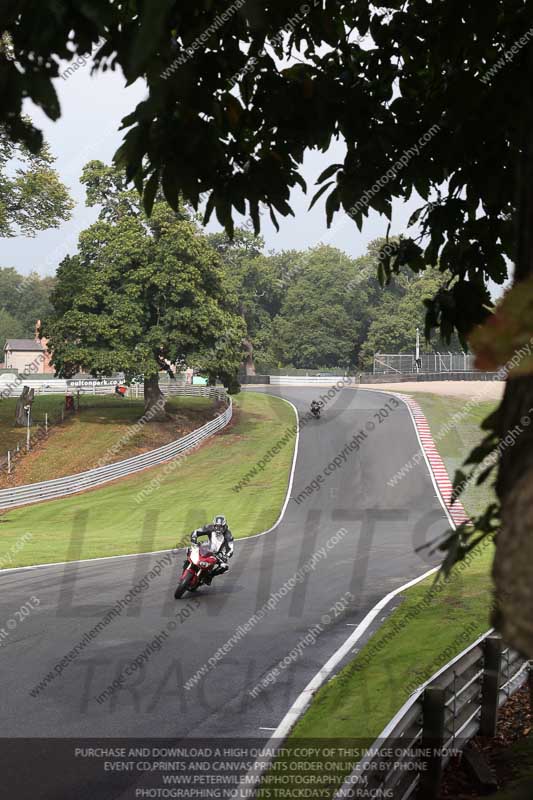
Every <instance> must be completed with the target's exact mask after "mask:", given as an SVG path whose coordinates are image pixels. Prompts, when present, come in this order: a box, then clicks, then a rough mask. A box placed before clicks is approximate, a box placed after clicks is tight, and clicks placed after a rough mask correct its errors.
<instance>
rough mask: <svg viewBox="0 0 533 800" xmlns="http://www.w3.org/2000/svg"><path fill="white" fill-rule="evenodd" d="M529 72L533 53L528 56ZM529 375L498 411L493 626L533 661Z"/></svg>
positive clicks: (520, 234)
mask: <svg viewBox="0 0 533 800" xmlns="http://www.w3.org/2000/svg"><path fill="white" fill-rule="evenodd" d="M529 66H530V68H533V54H531V53H530V56H529ZM532 130H533V97H532V95H531V91H530V92H528V94H527V96H526V97H525V98H524V106H523V122H522V142H521V152H520V156H519V160H518V169H517V181H516V185H517V200H516V205H517V215H516V220H517V229H516V264H515V273H514V283H515V284H517V283H520V282H521V281H524V280H527V279H528V278H530V277H531V276H532V275H533V137H532V135H531V131H532ZM530 421H533V376H525V377H519V378H511V379H510V380H508V381H507V386H506V387H505V395H504V398H503V401H502V404H501V406H500V409H499V419H498V433H499V436H500V441H502V440H503V439H504V438H505V436H506V435H507V434H508V433H510V432H511V431H513V430H516V431H517V433H518V436H517V438H516V439H515V442H514V444H511V445H509V446H507V447H503V449H502V451H501V457H500V465H499V471H498V480H497V484H496V490H497V493H498V497H499V499H500V501H501V505H502V527H501V530H500V532H499V533H498V536H497V537H496V554H495V558H494V565H493V570H492V574H493V578H494V588H495V600H494V611H493V615H492V621H493V624H494V626H495V627H496V628H497V629H498V631H499V632H500V633H501V635H502V637H503V639H504V640H505V641H506V642H507V643H508V644H509V645H511V646H512V647H514V648H515V649H516V650H519V651H520V652H521V653H523V654H525V655H526V656H527V657H528V658H533V424H531V423H530Z"/></svg>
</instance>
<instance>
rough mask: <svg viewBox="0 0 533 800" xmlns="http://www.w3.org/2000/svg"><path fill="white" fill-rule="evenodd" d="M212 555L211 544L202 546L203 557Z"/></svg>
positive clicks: (201, 553)
mask: <svg viewBox="0 0 533 800" xmlns="http://www.w3.org/2000/svg"><path fill="white" fill-rule="evenodd" d="M211 553H212V550H211V545H210V544H201V545H200V555H201V556H210V555H211Z"/></svg>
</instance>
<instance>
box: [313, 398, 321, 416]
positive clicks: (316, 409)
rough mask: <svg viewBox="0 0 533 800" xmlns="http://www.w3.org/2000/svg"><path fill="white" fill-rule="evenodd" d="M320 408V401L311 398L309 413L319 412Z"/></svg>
mask: <svg viewBox="0 0 533 800" xmlns="http://www.w3.org/2000/svg"><path fill="white" fill-rule="evenodd" d="M321 408H322V403H321V402H320V400H313V401H312V403H311V414H320V409H321Z"/></svg>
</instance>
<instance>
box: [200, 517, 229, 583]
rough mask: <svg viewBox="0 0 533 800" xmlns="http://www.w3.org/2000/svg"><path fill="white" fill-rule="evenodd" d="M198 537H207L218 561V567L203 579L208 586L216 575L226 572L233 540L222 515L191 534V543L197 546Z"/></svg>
mask: <svg viewBox="0 0 533 800" xmlns="http://www.w3.org/2000/svg"><path fill="white" fill-rule="evenodd" d="M199 536H207V538H208V539H209V547H210V548H211V552H212V553H213V555H216V557H217V559H218V566H216V567H215V569H214V570H213V571H212V572H211V574H210V575H209V576H207V577H206V578H205V582H206V583H207V584H209V583H211V581H212V579H213V578H214V577H215V576H216V575H222V574H223V573H224V572H227V571H228V569H229V565H228V558H232V556H233V542H234V539H233V536H232V533H231V531H230V529H229V528H228V523H227V521H226V517H225V516H224V515H223V514H217V516H216V517H215V518H214V520H213V522H212V523H211V524H209V525H204V527H203V528H196V530H195V531H193V532H192V533H191V542H192V543H193V544H198V537H199Z"/></svg>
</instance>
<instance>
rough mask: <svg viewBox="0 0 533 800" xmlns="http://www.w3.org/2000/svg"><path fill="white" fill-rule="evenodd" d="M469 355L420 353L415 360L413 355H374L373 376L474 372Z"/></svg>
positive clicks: (471, 357) (472, 359)
mask: <svg viewBox="0 0 533 800" xmlns="http://www.w3.org/2000/svg"><path fill="white" fill-rule="evenodd" d="M475 371H476V370H475V367H474V356H473V355H472V354H470V353H422V354H421V355H420V358H419V360H418V364H417V360H416V358H415V355H414V354H413V353H376V354H375V356H374V366H373V374H374V375H398V374H399V375H410V374H415V373H424V372H432V373H447V372H475Z"/></svg>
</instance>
